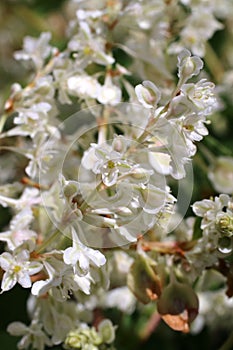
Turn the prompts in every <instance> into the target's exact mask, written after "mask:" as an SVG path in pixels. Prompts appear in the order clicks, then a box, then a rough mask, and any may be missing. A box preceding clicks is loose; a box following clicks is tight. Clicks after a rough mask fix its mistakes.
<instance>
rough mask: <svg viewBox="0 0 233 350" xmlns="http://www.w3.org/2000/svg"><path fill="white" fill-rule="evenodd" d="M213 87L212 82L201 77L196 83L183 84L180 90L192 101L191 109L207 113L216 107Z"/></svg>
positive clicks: (203, 113)
mask: <svg viewBox="0 0 233 350" xmlns="http://www.w3.org/2000/svg"><path fill="white" fill-rule="evenodd" d="M214 88H215V85H214V83H211V82H208V81H207V80H206V79H201V80H200V81H198V82H197V83H196V84H184V85H183V86H182V87H181V91H182V93H183V94H184V96H186V97H187V98H188V100H189V101H191V102H192V104H193V111H196V112H197V113H198V112H201V114H202V115H208V114H211V112H212V111H213V110H214V109H217V107H218V104H217V100H216V96H215V94H214Z"/></svg>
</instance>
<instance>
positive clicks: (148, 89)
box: [135, 80, 161, 108]
mask: <svg viewBox="0 0 233 350" xmlns="http://www.w3.org/2000/svg"><path fill="white" fill-rule="evenodd" d="M135 92H136V95H137V98H138V101H139V102H140V103H141V104H142V105H143V106H144V107H145V108H153V107H155V106H156V105H157V103H158V102H159V100H160V98H161V92H160V90H159V89H158V88H157V86H156V85H155V84H153V83H152V82H151V81H149V80H146V81H144V82H143V83H142V84H139V85H137V86H136V87H135Z"/></svg>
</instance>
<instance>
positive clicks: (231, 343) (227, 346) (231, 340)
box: [219, 331, 233, 350]
mask: <svg viewBox="0 0 233 350" xmlns="http://www.w3.org/2000/svg"><path fill="white" fill-rule="evenodd" d="M232 347H233V331H232V332H231V333H230V335H229V337H228V338H227V340H226V341H225V343H224V344H223V345H222V346H221V347H220V348H219V350H231V349H232Z"/></svg>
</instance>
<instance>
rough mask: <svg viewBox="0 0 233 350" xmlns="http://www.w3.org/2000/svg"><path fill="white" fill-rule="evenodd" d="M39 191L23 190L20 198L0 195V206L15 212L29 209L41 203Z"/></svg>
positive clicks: (35, 189)
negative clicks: (10, 208) (12, 209)
mask: <svg viewBox="0 0 233 350" xmlns="http://www.w3.org/2000/svg"><path fill="white" fill-rule="evenodd" d="M39 195H40V191H39V190H38V189H37V188H29V187H27V188H25V190H24V191H23V193H22V195H21V197H20V198H18V199H15V198H9V197H6V196H2V195H0V204H1V205H2V206H3V207H12V208H14V209H16V210H17V211H20V210H23V209H24V208H30V207H31V206H33V205H35V204H38V203H40V202H41V198H40V196H39Z"/></svg>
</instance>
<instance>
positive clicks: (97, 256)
mask: <svg viewBox="0 0 233 350" xmlns="http://www.w3.org/2000/svg"><path fill="white" fill-rule="evenodd" d="M71 233H72V243H73V246H72V247H69V248H67V249H66V250H65V251H64V255H63V259H64V262H65V263H66V264H67V265H72V266H73V268H74V272H75V274H78V275H79V276H83V275H86V274H87V273H88V272H89V266H90V265H92V266H96V267H100V266H103V265H104V264H105V263H106V258H105V256H104V255H103V254H102V253H101V252H100V251H98V250H95V249H92V248H89V247H87V246H85V245H84V244H83V243H81V241H80V240H79V238H78V235H77V233H76V231H75V230H74V228H73V227H71Z"/></svg>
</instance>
